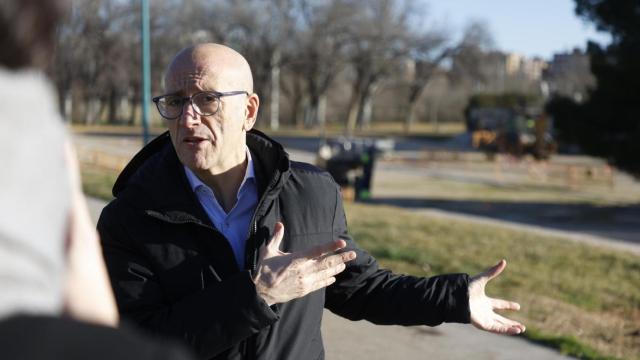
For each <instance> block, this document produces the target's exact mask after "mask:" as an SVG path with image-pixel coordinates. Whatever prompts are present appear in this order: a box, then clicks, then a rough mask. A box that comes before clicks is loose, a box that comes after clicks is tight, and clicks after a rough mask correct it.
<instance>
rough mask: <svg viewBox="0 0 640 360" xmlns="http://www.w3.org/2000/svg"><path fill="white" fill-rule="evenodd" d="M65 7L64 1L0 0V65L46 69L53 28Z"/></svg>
mask: <svg viewBox="0 0 640 360" xmlns="http://www.w3.org/2000/svg"><path fill="white" fill-rule="evenodd" d="M68 8H69V1H68V0H2V1H0V49H2V50H1V51H0V66H3V67H6V68H9V69H14V70H17V69H21V68H29V67H36V68H44V67H46V65H47V63H48V62H49V61H50V59H51V56H52V54H53V49H54V47H55V36H56V28H57V26H58V23H59V22H60V20H61V18H62V16H63V14H65V12H66V11H67V9H68Z"/></svg>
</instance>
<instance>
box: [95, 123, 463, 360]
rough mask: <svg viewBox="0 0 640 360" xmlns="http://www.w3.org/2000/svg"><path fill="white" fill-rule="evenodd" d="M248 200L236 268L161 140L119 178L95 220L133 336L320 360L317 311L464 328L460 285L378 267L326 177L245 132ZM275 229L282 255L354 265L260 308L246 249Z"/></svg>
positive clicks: (252, 251)
mask: <svg viewBox="0 0 640 360" xmlns="http://www.w3.org/2000/svg"><path fill="white" fill-rule="evenodd" d="M247 145H248V147H249V149H250V151H251V155H252V157H253V159H254V169H255V173H256V179H257V183H258V192H259V199H260V200H259V203H258V206H257V209H256V213H255V215H254V219H253V220H252V225H251V228H250V229H247V236H248V238H247V239H248V240H247V251H246V261H245V263H246V269H240V270H239V269H238V267H237V265H236V261H235V259H234V256H233V252H232V250H231V247H230V245H229V244H228V242H227V240H226V239H225V238H224V237H223V235H222V234H221V233H219V232H218V231H217V230H216V229H215V228H214V226H213V225H212V223H211V221H210V220H209V218H208V217H207V215H206V214H205V212H204V210H203V209H202V207H201V206H200V203H199V202H198V200H197V198H196V196H195V195H194V193H193V192H192V190H191V188H190V186H189V184H188V181H187V179H186V176H185V173H184V171H183V168H182V164H181V163H180V162H179V160H178V158H177V155H176V153H175V151H174V149H173V146H172V144H171V141H170V139H169V136H168V134H167V133H165V134H163V135H161V136H159V137H158V138H156V139H155V140H154V141H153V142H151V143H150V144H149V145H147V146H146V147H145V148H144V149H142V150H141V151H140V152H139V153H138V154H137V155H136V156H135V157H134V158H133V159H132V160H131V162H130V163H129V164H128V165H127V167H126V168H125V170H124V171H123V172H122V174H120V177H119V178H118V180H117V182H116V184H115V185H114V189H113V191H114V196H116V199H115V200H113V201H112V202H111V203H110V204H109V205H108V206H107V207H106V208H105V209H104V211H103V212H102V215H101V216H100V220H99V223H98V230H99V232H100V235H101V238H102V241H103V247H104V255H105V259H106V263H107V268H108V271H109V274H110V277H111V281H112V284H113V288H114V292H115V295H116V299H117V302H118V306H119V309H120V312H121V313H122V315H123V316H124V317H125V318H128V319H130V320H132V321H134V322H135V323H137V324H139V325H141V326H142V327H144V328H146V329H148V330H150V331H152V332H155V333H160V334H165V335H171V336H175V337H179V338H182V339H183V340H184V341H186V342H187V343H188V344H190V345H191V346H192V347H193V348H194V349H195V351H196V352H197V353H198V354H199V355H200V356H201V357H202V358H203V359H323V358H324V350H323V345H322V337H321V334H320V323H321V320H322V312H323V308H324V307H326V308H327V309H329V310H331V311H332V312H334V313H336V314H338V315H340V316H343V317H345V318H348V319H351V320H360V319H366V320H368V321H371V322H373V323H376V324H398V325H418V324H425V325H432V326H433V325H438V324H440V323H442V322H469V309H468V294H467V285H468V276H467V275H466V274H454V275H444V276H435V277H431V278H418V277H412V276H402V275H396V274H393V273H391V272H390V271H388V270H383V269H379V268H378V265H377V263H376V261H375V259H374V258H373V257H372V256H370V255H369V254H368V253H366V252H365V251H363V250H362V249H360V248H358V247H357V245H356V244H355V242H354V241H353V239H352V238H351V237H350V236H349V234H348V232H347V224H346V220H345V216H344V210H343V207H342V201H341V196H340V192H339V188H338V186H337V185H336V183H335V182H334V181H333V179H332V178H331V176H330V175H328V174H327V173H326V172H322V171H320V170H318V169H317V168H315V167H314V166H311V165H309V164H305V163H299V162H294V161H290V160H289V158H288V155H287V153H286V152H285V151H284V149H283V148H282V146H281V145H280V144H278V143H276V142H275V141H273V140H271V139H270V138H268V137H267V136H266V135H264V134H262V133H260V132H258V131H255V130H252V131H251V132H249V134H248V135H247ZM277 221H280V222H282V223H283V224H284V225H285V235H284V239H283V242H282V248H281V250H282V251H285V252H293V251H300V250H304V249H308V248H310V247H312V246H314V245H317V244H319V243H321V242H326V241H330V240H334V239H336V238H342V239H344V240H345V241H346V242H347V244H348V245H347V248H348V249H351V250H355V251H356V253H357V258H356V260H354V261H351V262H349V263H348V265H347V268H346V270H345V271H344V272H343V273H341V274H340V275H338V277H337V281H336V282H335V283H334V284H332V285H331V286H329V287H328V288H326V289H323V290H318V291H315V292H313V293H311V294H308V295H307V296H304V297H302V298H299V299H296V300H293V301H289V302H287V303H283V304H276V305H274V306H271V307H269V306H267V304H266V303H265V302H264V301H263V300H262V299H261V298H260V296H259V295H258V294H257V293H256V289H255V286H254V284H253V282H252V273H253V272H254V271H255V269H256V261H257V255H258V248H259V247H260V245H261V244H263V243H264V242H265V241H268V240H269V239H270V238H271V234H272V233H273V229H274V225H275V223H276V222H277Z"/></svg>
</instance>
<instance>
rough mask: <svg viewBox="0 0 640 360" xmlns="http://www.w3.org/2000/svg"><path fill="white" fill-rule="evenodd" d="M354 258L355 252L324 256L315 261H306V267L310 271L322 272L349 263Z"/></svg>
mask: <svg viewBox="0 0 640 360" xmlns="http://www.w3.org/2000/svg"><path fill="white" fill-rule="evenodd" d="M355 258H356V253H355V251H345V252H341V253H339V254H331V255H326V256H324V257H322V258H320V259H318V260H315V261H307V264H308V265H307V267H309V268H310V269H311V271H322V270H324V269H329V268H332V267H335V266H338V265H340V264H344V263H346V262H347V261H351V260H353V259H355Z"/></svg>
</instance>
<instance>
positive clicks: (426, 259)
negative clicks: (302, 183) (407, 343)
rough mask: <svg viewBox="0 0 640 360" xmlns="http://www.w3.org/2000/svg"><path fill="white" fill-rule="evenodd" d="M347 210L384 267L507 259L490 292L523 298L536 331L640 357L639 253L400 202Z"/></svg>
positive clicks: (439, 267) (431, 268)
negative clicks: (429, 213)
mask: <svg viewBox="0 0 640 360" xmlns="http://www.w3.org/2000/svg"><path fill="white" fill-rule="evenodd" d="M347 211H348V216H347V217H348V220H349V228H350V230H351V232H352V234H353V235H354V238H355V239H356V241H358V243H359V245H360V246H361V247H363V248H365V249H367V250H368V251H370V252H371V253H372V254H374V256H376V257H377V258H378V259H379V260H380V262H381V264H382V265H383V266H386V267H389V268H391V269H393V270H395V271H398V272H403V273H411V274H414V275H435V274H439V273H443V272H467V273H469V274H475V273H478V272H480V271H481V270H483V269H484V268H486V267H488V266H489V265H491V264H493V263H495V262H496V261H497V260H499V259H500V258H505V259H507V261H508V263H509V266H508V267H507V270H506V272H505V273H504V274H503V275H502V276H501V277H500V278H499V279H498V280H497V281H494V282H493V283H492V284H491V287H490V289H489V291H490V293H491V295H493V296H498V297H507V298H513V299H516V300H517V301H519V302H521V303H522V305H523V311H522V312H520V314H518V315H517V317H519V318H520V319H521V320H523V321H524V322H525V323H526V324H527V325H528V326H529V327H530V328H532V329H534V330H535V329H537V330H538V331H541V332H543V333H544V335H545V336H549V335H550V336H563V337H566V338H567V339H572V338H574V339H577V341H578V342H579V343H580V344H584V345H586V347H584V348H581V349H578V350H572V353H573V355H579V352H580V351H582V352H583V353H585V354H587V355H584V356H583V358H589V359H597V358H599V357H598V356H597V355H589V354H588V353H589V349H588V348H592V349H596V350H597V351H598V352H600V353H602V354H606V355H607V356H615V357H623V358H630V359H636V358H639V357H640V257H638V256H634V255H632V254H628V253H623V252H618V251H613V250H609V249H605V248H600V247H595V246H589V245H586V244H582V243H576V242H573V241H568V240H564V239H559V238H555V237H547V236H540V235H536V234H532V233H527V232H521V231H515V230H510V229H504V228H500V227H497V226H489V225H486V226H481V225H477V224H469V223H466V222H462V221H451V220H443V219H437V218H430V217H426V216H423V215H418V214H414V213H411V212H409V211H405V210H402V209H398V208H393V207H385V206H370V205H369V206H367V205H359V204H349V205H348V206H347ZM534 332H535V331H534ZM567 351H569V350H567ZM576 352H578V353H576Z"/></svg>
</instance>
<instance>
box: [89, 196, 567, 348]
mask: <svg viewBox="0 0 640 360" xmlns="http://www.w3.org/2000/svg"><path fill="white" fill-rule="evenodd" d="M87 202H88V204H89V211H90V212H91V217H92V218H93V219H94V221H96V220H97V218H98V216H99V215H100V211H102V208H103V207H104V205H105V203H104V202H103V201H102V200H98V199H94V198H88V199H87ZM322 335H323V337H324V342H325V350H326V358H327V360H341V359H344V360H386V359H396V360H400V359H402V360H405V359H406V360H411V359H450V360H456V359H476V360H508V359H539V360H562V359H565V360H566V359H571V358H569V357H566V356H562V355H560V354H558V353H557V352H556V351H555V350H552V349H548V348H545V347H542V346H539V345H536V344H534V343H531V342H529V341H527V340H525V339H524V338H521V337H517V336H500V335H494V334H489V333H485V332H482V331H478V330H475V329H474V328H473V327H471V326H469V325H460V324H445V325H441V326H438V327H435V328H429V327H426V326H414V327H402V326H376V325H374V324H372V323H370V322H367V321H356V322H353V321H348V320H345V319H343V318H340V317H338V316H336V315H334V314H332V313H331V312H329V311H325V315H324V320H323V324H322Z"/></svg>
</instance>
